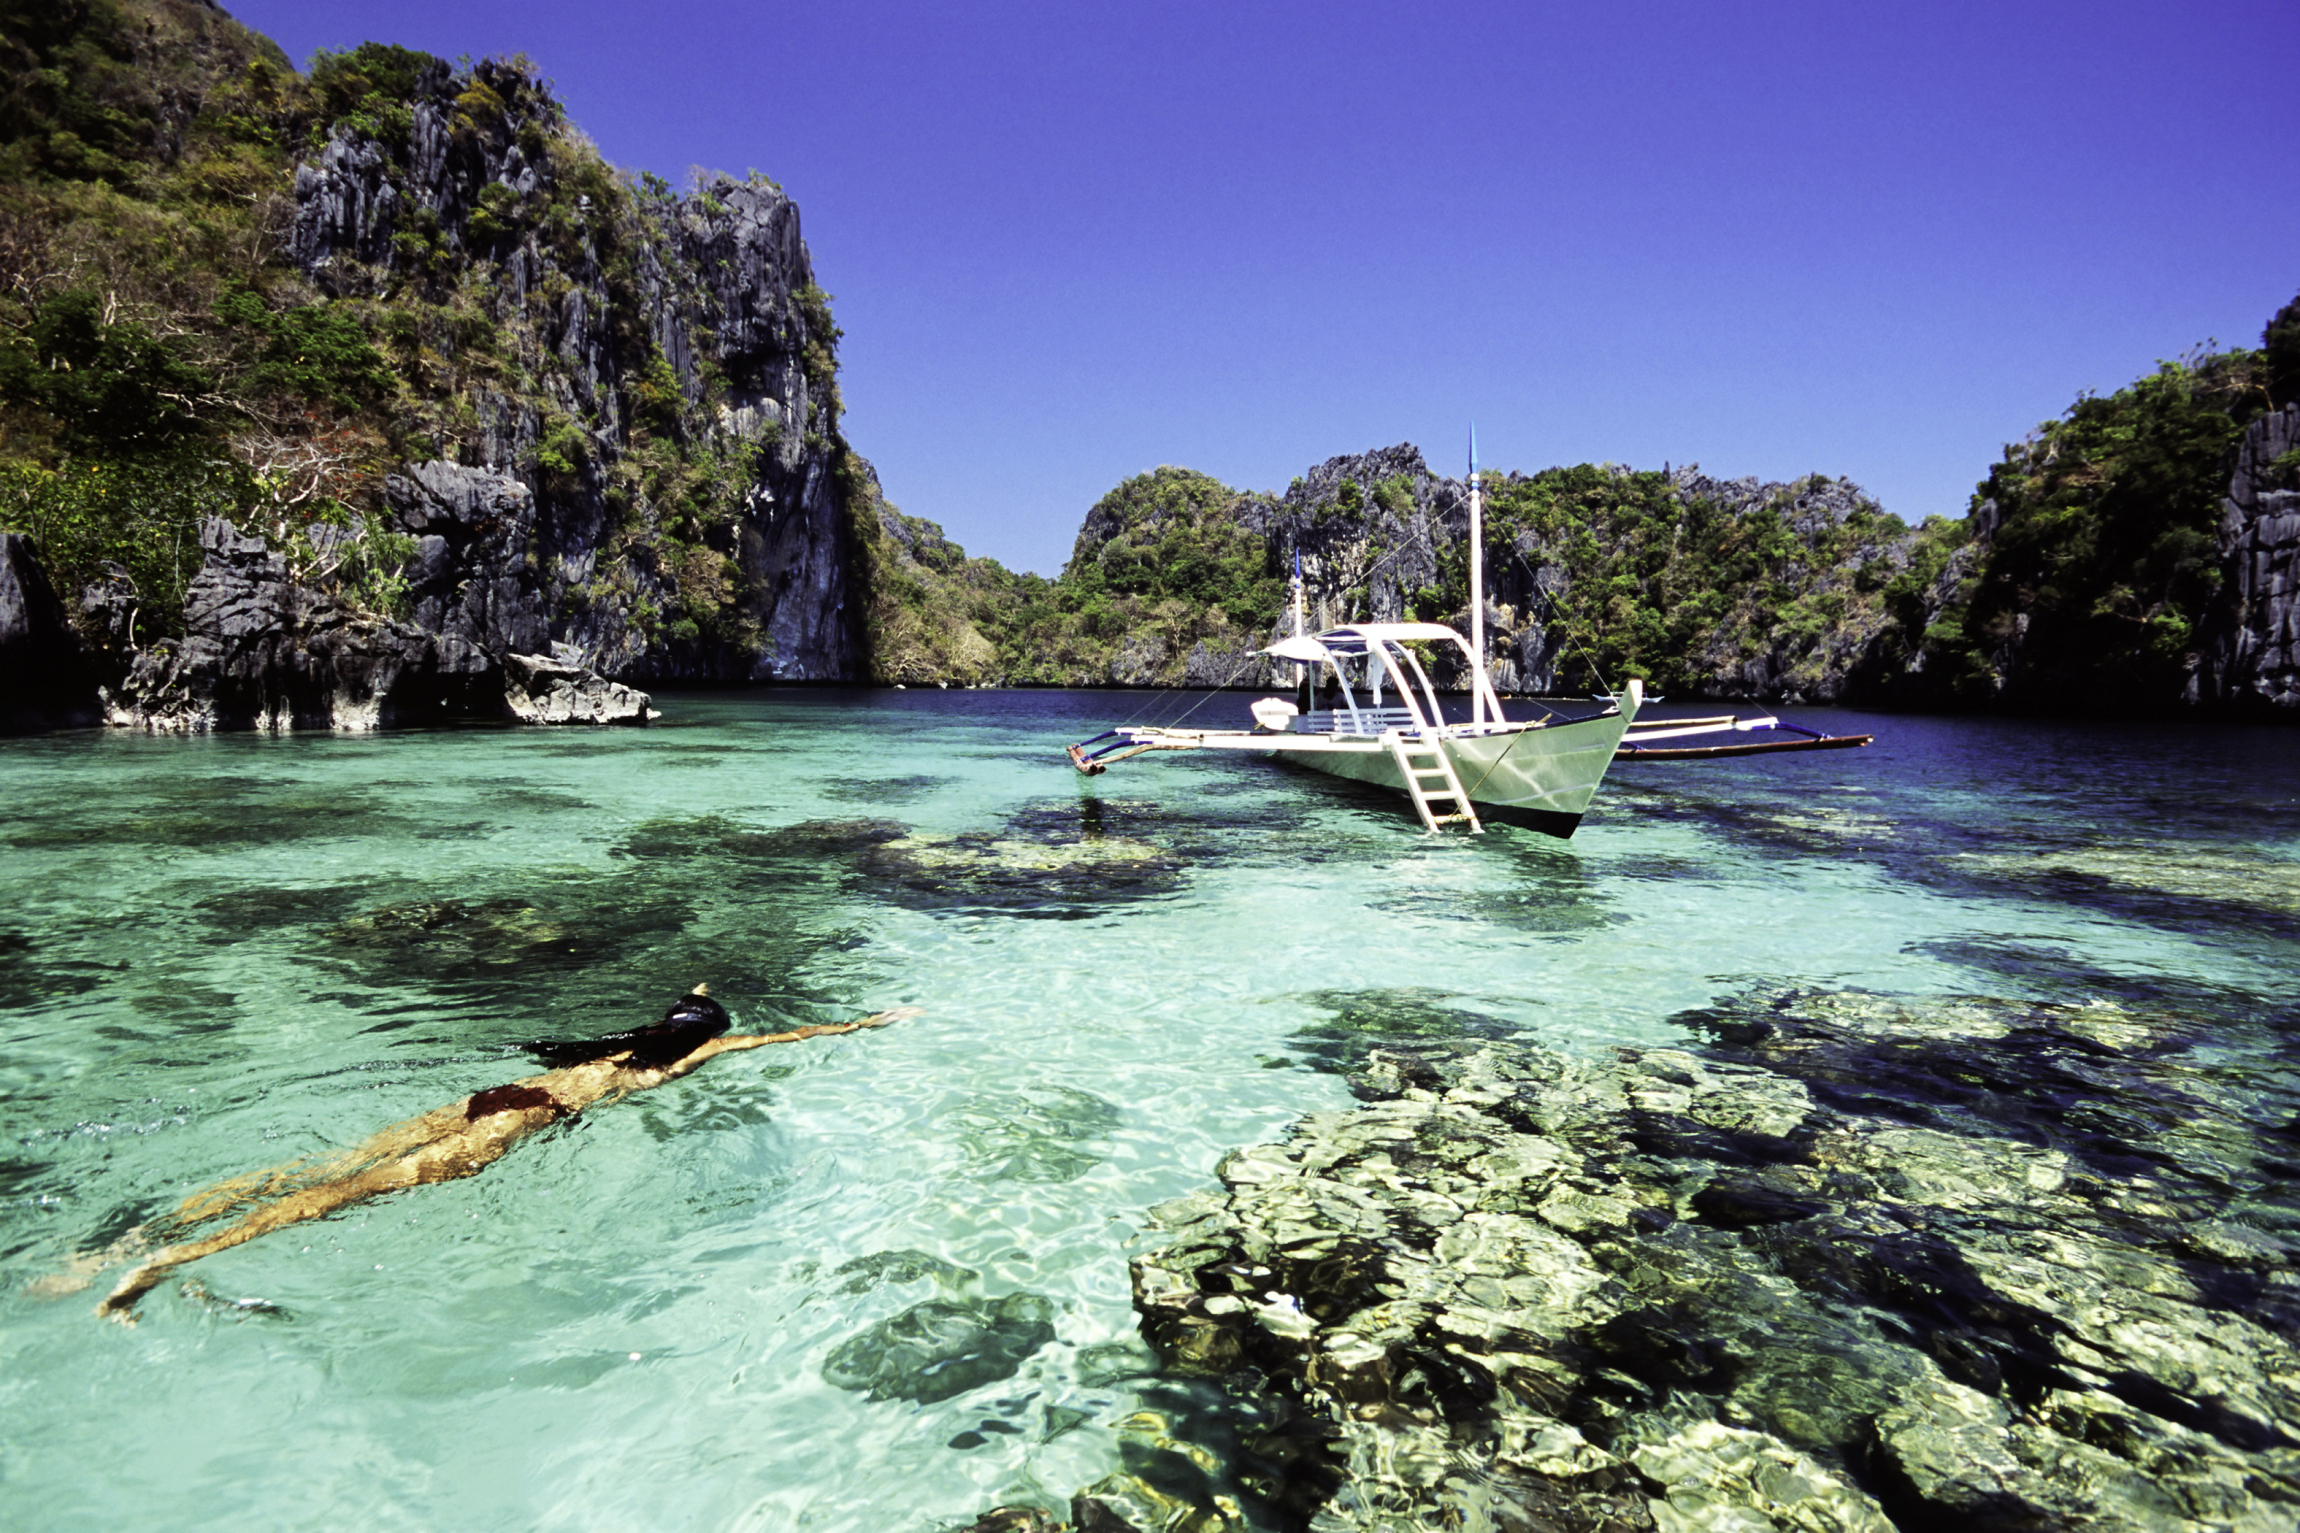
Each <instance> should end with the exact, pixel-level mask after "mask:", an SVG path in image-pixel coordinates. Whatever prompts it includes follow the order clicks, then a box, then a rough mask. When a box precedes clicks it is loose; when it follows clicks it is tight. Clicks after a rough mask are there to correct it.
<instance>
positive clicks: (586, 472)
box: [290, 63, 861, 681]
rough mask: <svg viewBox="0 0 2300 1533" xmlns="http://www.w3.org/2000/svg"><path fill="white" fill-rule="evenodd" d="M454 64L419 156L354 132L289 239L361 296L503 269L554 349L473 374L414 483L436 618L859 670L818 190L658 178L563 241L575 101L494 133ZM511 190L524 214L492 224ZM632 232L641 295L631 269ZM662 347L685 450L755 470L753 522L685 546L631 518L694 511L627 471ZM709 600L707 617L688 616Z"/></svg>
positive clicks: (548, 643) (746, 478)
mask: <svg viewBox="0 0 2300 1533" xmlns="http://www.w3.org/2000/svg"><path fill="white" fill-rule="evenodd" d="M498 67H499V66H496V65H493V64H483V65H481V66H478V70H479V73H480V74H481V75H486V74H487V72H488V71H489V70H491V69H496V68H498ZM449 75H450V72H449V70H448V68H447V66H446V65H445V64H444V63H438V64H436V65H435V67H434V68H433V69H432V70H431V71H430V73H429V74H427V75H426V76H425V78H424V80H423V82H422V84H421V86H420V88H419V90H418V92H417V96H416V99H415V100H414V102H413V103H412V127H411V129H410V134H409V141H408V143H407V145H406V146H405V148H404V150H395V149H394V148H393V147H391V146H389V145H386V144H384V143H381V142H379V141H378V140H376V139H374V138H372V137H370V136H368V135H367V134H366V133H364V132H363V131H361V130H360V129H358V128H356V127H354V126H352V125H349V124H345V125H339V126H338V127H337V128H336V130H335V132H334V134H333V136H332V137H331V138H330V139H329V141H328V143H327V144H326V145H325V146H324V147H323V148H322V149H321V151H320V152H319V154H318V155H317V157H316V158H315V159H314V160H312V161H311V162H310V163H307V164H305V165H304V166H302V167H300V168H299V170H298V172H297V178H296V203H297V206H296V214H295V222H294V228H293V234H292V237H291V242H290V243H291V249H292V251H293V254H294V255H295V257H296V259H297V260H298V261H299V262H301V263H302V265H303V266H304V267H305V269H306V270H307V271H309V272H310V273H311V275H312V278H313V280H314V281H315V282H317V283H318V284H319V285H320V286H321V287H322V288H323V289H324V290H326V291H329V292H331V293H337V294H346V295H358V294H361V293H364V292H367V291H369V290H371V289H374V288H376V287H378V285H379V284H382V283H384V282H387V281H406V280H422V279H423V273H424V271H425V269H426V264H425V263H427V262H435V261H437V260H439V259H441V258H442V257H441V256H440V254H439V252H440V251H442V250H444V252H445V253H446V256H445V259H447V260H449V261H450V262H461V263H489V264H492V265H493V266H494V267H495V268H496V272H497V280H496V281H495V282H494V283H493V284H491V285H490V286H489V288H488V289H487V294H486V300H485V301H487V302H488V303H489V304H491V305H492V306H493V310H494V312H493V315H492V317H493V318H494V319H496V320H497V321H498V322H499V323H503V324H505V325H512V326H519V327H525V328H527V329H529V330H532V332H533V340H534V342H535V344H536V346H537V359H538V360H539V361H541V362H542V363H543V364H545V365H543V366H542V367H541V368H540V370H539V372H538V376H537V377H536V378H535V380H534V382H533V385H532V387H529V388H527V389H526V391H525V392H523V393H522V394H521V395H519V396H517V397H513V396H510V395H506V394H502V393H497V392H494V391H492V390H491V389H489V388H487V387H485V386H474V387H473V388H472V390H471V394H470V402H471V404H472V406H473V414H474V417H475V420H474V425H473V429H472V430H471V432H470V434H469V435H468V436H467V437H466V438H465V439H464V440H462V441H461V442H459V443H442V444H441V445H442V447H443V448H446V449H448V450H447V451H445V452H443V453H442V460H441V461H439V462H436V463H428V464H420V463H419V464H412V465H409V466H407V467H404V468H402V469H401V470H400V472H399V473H398V475H396V476H395V478H394V480H393V483H392V488H391V494H390V500H391V504H392V506H393V508H394V510H395V512H397V513H398V514H399V515H400V516H401V517H402V518H403V521H404V524H405V525H406V527H407V530H409V531H411V532H413V533H415V535H417V536H418V537H420V538H422V539H423V540H424V549H423V554H422V562H421V564H420V566H419V569H418V584H419V587H420V590H419V601H418V607H417V611H416V614H415V621H416V622H417V624H418V625H419V626H424V627H427V628H428V627H430V626H431V625H432V624H433V623H434V622H435V621H436V622H439V623H441V624H443V625H445V626H443V627H441V628H440V629H439V630H438V631H440V632H442V633H452V634H455V635H457V636H459V637H462V638H465V639H467V640H469V641H470V642H474V643H479V644H482V645H483V646H485V647H488V648H489V649H491V650H492V651H494V652H497V653H511V652H518V653H540V652H543V651H544V650H546V649H556V650H566V649H570V648H571V649H572V651H573V652H574V653H575V655H576V657H577V659H578V660H579V661H580V662H581V663H582V664H585V665H588V666H590V667H592V668H593V669H596V670H598V671H600V672H602V673H604V674H607V675H610V676H614V677H617V678H620V679H624V680H671V679H686V680H719V681H766V680H789V681H823V680H851V679H853V678H855V677H856V676H857V675H858V674H860V670H861V651H860V633H859V626H858V618H859V612H860V608H861V603H859V602H858V601H856V600H854V599H853V598H852V594H851V586H852V584H853V578H854V577H853V572H852V570H851V569H850V566H849V555H848V548H847V539H846V535H845V522H844V517H845V510H844V503H843V495H842V489H841V485H840V482H839V479H838V476H837V475H836V474H835V473H834V469H835V467H836V466H837V464H838V461H839V455H840V453H841V452H842V450H843V448H842V444H840V443H839V441H838V440H837V436H836V425H837V420H836V409H837V405H836V399H835V396H834V394H833V391H832V388H831V383H830V377H829V374H828V373H827V372H825V371H823V370H822V369H821V368H819V367H814V368H811V367H810V365H809V361H808V357H809V355H810V351H812V352H813V353H814V354H816V355H818V357H820V358H827V357H828V355H829V352H830V348H831V347H832V345H833V344H834V342H835V339H836V337H835V332H834V333H825V332H823V330H822V325H823V324H825V323H827V319H825V320H819V321H818V319H817V318H816V317H815V316H814V314H813V312H812V311H810V309H809V307H808V302H809V301H811V299H810V298H809V297H808V295H813V294H815V293H817V292H818V290H817V289H816V287H815V280H814V274H813V268H812V264H811V260H810V258H809V255H808V252H807V248H806V243H805V241H804V239H803V238H802V237H801V235H800V230H799V212H798V208H797V206H796V204H794V203H793V202H792V201H791V200H790V198H789V197H787V196H786V195H784V193H783V192H782V191H781V190H780V189H779V188H777V187H774V186H773V185H772V184H769V183H764V182H760V181H756V180H753V181H748V182H736V181H732V180H728V179H720V180H717V181H715V182H712V183H711V184H709V185H707V186H698V187H697V188H696V189H695V191H694V192H693V193H692V194H691V195H689V196H687V197H684V198H670V197H667V196H659V195H656V194H654V193H643V194H641V195H639V196H638V197H636V198H635V199H634V203H633V208H632V211H631V213H630V215H629V217H628V218H627V219H626V220H625V221H624V222H623V223H621V224H617V225H615V226H614V227H612V228H610V227H609V226H608V224H607V219H608V216H609V215H608V210H607V209H605V208H602V207H594V206H591V205H589V201H588V199H584V201H583V202H582V203H581V204H579V205H578V206H576V207H575V208H574V209H573V214H574V223H575V228H576V230H577V234H576V237H575V238H573V239H570V238H567V237H565V236H564V234H562V235H559V236H553V237H546V233H545V231H544V229H543V228H541V227H540V225H541V224H542V223H543V222H545V220H544V219H543V218H542V217H541V215H540V212H539V211H538V210H542V209H545V208H547V207H552V206H555V205H556V203H559V202H572V201H573V200H574V199H572V198H569V197H567V196H566V195H565V190H564V188H562V187H561V186H560V185H559V183H558V180H557V176H558V171H557V170H555V168H554V160H553V156H552V155H551V154H550V153H547V152H539V151H537V150H535V149H534V147H533V144H532V142H531V140H532V139H533V136H534V134H535V132H536V131H537V130H539V129H552V128H553V126H554V124H555V123H556V114H557V111H558V108H557V106H556V104H555V103H553V102H552V101H550V99H549V97H548V95H547V94H545V93H543V92H542V91H541V89H540V87H539V86H537V85H536V84H535V83H534V82H531V81H530V82H523V83H522V84H521V86H520V88H519V89H509V88H505V89H504V90H503V91H502V95H503V97H504V99H505V100H506V101H509V102H510V103H512V104H511V105H510V106H509V107H507V108H506V110H505V115H504V117H503V119H502V120H501V122H500V123H498V124H496V125H495V128H494V129H493V130H492V131H487V132H476V131H462V130H459V129H458V128H457V126H456V120H455V114H456V111H457V110H458V108H457V102H456V99H455V98H454V96H453V94H452V86H451V84H450V79H449ZM496 83H497V84H498V85H499V86H500V85H503V84H504V82H502V81H497V82H496ZM506 193H507V194H509V201H508V203H506V202H505V199H504V194H506ZM491 197H492V198H494V199H495V202H496V205H498V206H512V207H516V208H517V209H519V210H521V212H520V216H519V217H518V218H513V219H508V220H507V219H504V218H493V217H491V218H489V219H487V220H481V219H479V218H477V217H475V213H476V212H477V211H478V210H480V209H481V207H482V203H483V200H484V199H487V198H491ZM530 215H533V216H530ZM427 231H428V232H427ZM610 246H613V247H615V248H617V249H618V250H619V251H620V257H619V258H620V259H622V260H623V261H625V262H626V263H627V265H626V268H625V275H624V276H623V277H620V278H618V279H617V280H618V281H620V282H625V283H627V284H628V286H627V287H624V288H617V287H616V286H615V285H614V284H611V283H610V281H609V275H608V263H607V261H606V259H605V257H604V256H603V254H602V252H603V251H604V250H605V249H607V248H609V247H610ZM545 295H555V296H550V297H548V298H547V297H546V296H545ZM618 303H621V304H623V305H624V308H623V309H620V310H619V309H618V307H617V306H618ZM654 359H660V363H661V364H662V365H665V366H667V367H668V369H669V375H670V378H671V380H672V381H673V382H674V383H675V385H676V387H677V389H678V391H679V394H680V402H679V406H678V407H679V409H680V410H681V412H683V413H682V417H681V422H680V424H679V427H678V431H677V433H676V435H678V436H679V437H681V438H682V440H683V441H684V444H685V448H686V450H687V451H688V452H689V453H690V455H695V456H699V458H701V459H708V460H710V461H712V462H713V463H715V464H716V465H718V469H717V471H718V472H721V473H722V474H725V475H732V476H734V477H735V478H737V479H739V480H741V481H742V482H743V488H742V494H741V503H740V508H739V511H738V512H737V513H736V514H735V515H734V517H733V519H732V521H731V522H729V523H727V524H725V525H719V526H712V527H703V528H698V529H691V530H690V535H689V536H688V537H686V538H685V539H684V540H683V545H682V546H681V547H676V548H674V547H667V546H665V545H664V544H663V543H662V542H661V541H660V540H658V539H652V538H642V539H633V538H631V537H629V536H627V535H625V534H626V533H627V532H628V530H629V527H630V524H631V520H632V518H633V517H634V516H637V517H638V518H640V519H641V520H642V521H643V520H646V519H648V518H651V517H654V518H664V519H668V518H670V517H672V516H674V515H675V514H677V513H678V508H677V507H675V506H665V507H654V506H653V505H652V503H651V502H649V501H648V500H647V497H648V496H649V495H650V494H651V493H653V492H652V491H651V490H650V489H649V487H648V486H649V481H648V480H647V479H646V477H645V476H639V475H632V474H630V473H628V471H627V470H624V471H621V472H619V470H618V465H620V464H623V463H624V461H625V459H626V456H627V454H628V453H629V451H630V450H631V448H632V445H633V443H632V432H633V430H634V422H633V420H632V409H633V406H632V404H631V401H632V399H633V397H634V393H633V390H634V387H635V385H636V384H637V382H638V381H639V378H640V375H641V374H642V373H643V372H644V371H645V370H646V369H647V368H649V367H650V366H653V365H655V361H654ZM652 386H653V385H650V387H652ZM706 402H707V403H708V404H709V406H710V409H709V410H708V411H706V410H705V408H704V407H705V404H706ZM553 420H558V421H560V422H562V423H565V422H573V423H574V424H575V425H576V427H577V428H579V431H580V438H579V442H580V445H579V446H572V447H571V446H569V445H567V443H568V442H569V441H570V440H573V439H568V438H564V437H563V438H562V439H561V445H560V446H559V447H558V448H556V449H554V456H553V458H552V461H553V462H554V463H562V462H566V461H568V455H569V454H572V456H573V457H574V458H575V459H579V460H580V461H578V462H575V463H574V466H573V468H572V469H571V470H561V469H558V468H552V467H547V466H546V465H545V463H544V461H543V459H542V457H541V456H540V455H539V454H540V449H541V448H542V446H543V438H544V436H545V435H546V432H547V429H549V427H550V424H551V422H552V421H553ZM665 429H666V428H665V427H664V426H663V425H662V424H661V423H660V422H658V423H657V426H656V428H655V431H656V435H657V436H658V437H661V436H662V435H663V434H664V431H665ZM633 501H636V502H638V504H636V505H634V504H632V502H633ZM435 540H436V541H435ZM698 541H699V543H700V545H701V546H700V547H699V548H698V547H694V546H693V545H694V544H695V543H696V542H698ZM674 555H675V557H674ZM697 603H700V604H701V605H702V607H703V608H704V609H705V610H707V611H708V612H709V613H710V614H712V615H713V617H714V623H713V624H712V625H709V627H708V631H699V630H698V629H697V627H696V625H695V624H694V623H693V622H692V621H687V622H685V623H684V624H683V623H682V621H681V620H680V614H681V613H682V612H683V611H684V612H690V613H691V612H692V611H693V610H695V604H697Z"/></svg>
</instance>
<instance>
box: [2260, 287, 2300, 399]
mask: <svg viewBox="0 0 2300 1533" xmlns="http://www.w3.org/2000/svg"><path fill="white" fill-rule="evenodd" d="M2260 346H2261V351H2262V354H2263V355H2264V356H2265V357H2266V359H2267V368H2268V398H2269V401H2270V402H2271V403H2272V404H2274V405H2275V406H2276V407H2277V408H2278V409H2282V408H2283V407H2284V406H2286V405H2288V404H2292V403H2294V402H2295V401H2300V296H2295V297H2294V298H2293V300H2292V301H2291V302H2290V303H2288V304H2286V305H2285V306H2284V307H2283V308H2281V309H2278V310H2277V311H2276V315H2275V317H2274V318H2273V319H2271V320H2269V321H2268V328H2267V329H2266V330H2264V331H2262V332H2261V334H2260Z"/></svg>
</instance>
